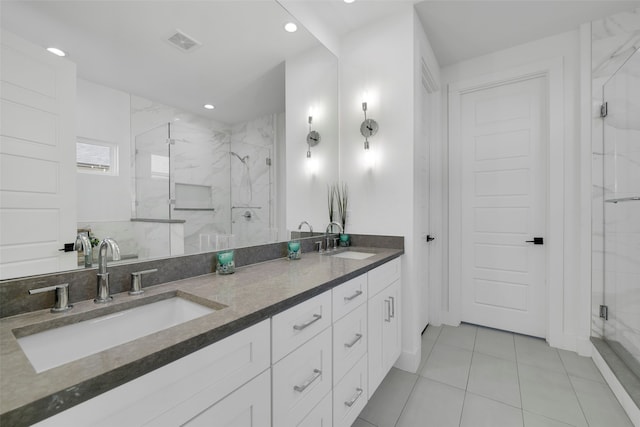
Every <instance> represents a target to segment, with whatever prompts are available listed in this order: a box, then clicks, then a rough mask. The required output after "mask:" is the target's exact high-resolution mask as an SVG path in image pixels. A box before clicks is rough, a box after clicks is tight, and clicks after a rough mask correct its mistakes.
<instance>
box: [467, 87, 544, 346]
mask: <svg viewBox="0 0 640 427" xmlns="http://www.w3.org/2000/svg"><path fill="white" fill-rule="evenodd" d="M545 93H546V79H545V78H544V77H536V78H530V79H527V80H523V81H516V82H510V83H506V84H501V85H498V86H495V87H489V88H484V89H480V90H476V91H472V92H467V93H464V94H462V95H461V99H460V136H461V148H462V155H461V156H462V159H461V160H462V162H461V166H462V169H461V183H460V185H461V217H460V218H461V272H460V274H461V276H460V277H461V292H462V295H461V298H462V304H461V306H462V317H461V319H462V321H465V322H470V323H475V324H479V325H485V326H490V327H493V328H498V329H504V330H509V331H513V332H519V333H523V334H528V335H533V336H539V337H544V336H545V335H546V305H545V301H546V285H545V277H546V273H545V269H546V266H545V246H544V245H538V244H533V243H527V242H526V241H530V240H533V237H543V238H544V237H545V236H544V232H545V217H546V200H547V197H546V188H547V184H546V176H547V174H546V147H547V140H548V136H547V131H546V129H547V121H546V117H547V114H546V111H547V107H546V105H547V102H546V98H545V95H544V94H545Z"/></svg>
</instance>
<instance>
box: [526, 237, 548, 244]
mask: <svg viewBox="0 0 640 427" xmlns="http://www.w3.org/2000/svg"><path fill="white" fill-rule="evenodd" d="M526 242H527V243H533V244H534V245H543V244H544V239H543V238H542V237H534V238H533V240H527V241H526Z"/></svg>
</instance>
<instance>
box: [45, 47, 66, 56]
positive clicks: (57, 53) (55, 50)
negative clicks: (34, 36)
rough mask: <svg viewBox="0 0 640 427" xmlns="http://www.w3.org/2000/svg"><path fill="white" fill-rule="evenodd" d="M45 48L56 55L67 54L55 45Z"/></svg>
mask: <svg viewBox="0 0 640 427" xmlns="http://www.w3.org/2000/svg"><path fill="white" fill-rule="evenodd" d="M47 50H48V51H49V52H51V53H53V54H54V55H58V56H67V54H66V53H64V51H63V50H60V49H58V48H57V47H48V48H47Z"/></svg>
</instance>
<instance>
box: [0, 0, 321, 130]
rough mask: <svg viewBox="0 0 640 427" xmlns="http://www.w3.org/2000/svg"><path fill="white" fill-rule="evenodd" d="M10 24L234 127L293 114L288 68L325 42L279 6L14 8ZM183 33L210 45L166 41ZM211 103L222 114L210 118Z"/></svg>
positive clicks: (115, 80) (7, 0) (82, 73)
mask: <svg viewBox="0 0 640 427" xmlns="http://www.w3.org/2000/svg"><path fill="white" fill-rule="evenodd" d="M0 7H1V12H2V13H1V15H2V27H3V28H6V29H8V30H9V31H11V32H13V33H15V34H17V35H19V36H21V37H23V38H25V39H27V40H29V41H31V42H33V43H35V44H37V45H40V46H43V47H48V46H52V45H53V46H56V47H59V48H61V49H63V50H65V51H66V52H67V53H68V59H69V60H70V61H73V62H75V63H76V64H77V72H78V76H79V77H81V78H84V79H86V80H90V81H93V82H97V83H100V84H103V85H105V86H109V87H112V88H116V89H120V90H122V91H125V92H128V93H132V94H135V95H139V96H143V97H145V98H148V99H151V100H154V101H157V102H161V103H165V104H168V105H173V106H176V107H179V108H182V109H184V110H187V111H191V112H193V113H196V114H200V115H203V116H206V117H209V118H211V119H214V120H217V121H219V122H221V123H226V124H234V123H238V122H241V121H244V120H249V119H253V118H255V117H259V116H261V115H263V114H269V113H276V112H283V111H284V103H285V97H284V82H285V81H284V65H283V64H284V61H285V59H286V58H288V57H291V56H295V55H297V54H299V53H301V52H304V51H307V50H308V49H310V48H313V47H315V46H320V44H319V42H318V41H317V40H316V39H315V38H314V37H313V36H312V35H311V34H309V32H308V31H306V30H305V29H304V28H302V27H301V26H300V28H299V29H298V31H297V32H295V33H287V32H285V31H284V30H283V26H284V24H285V23H286V22H288V21H291V20H292V18H291V16H290V15H289V14H288V13H287V12H286V11H285V10H284V9H283V8H282V7H281V6H280V5H278V3H276V2H275V1H260V0H258V1H190V0H178V1H166V0H159V1H137V0H130V1H100V0H97V1H86V0H79V1H78V0H77V1H58V0H44V1H24V0H19V1H14V0H2V1H1V3H0ZM176 29H179V30H181V31H183V32H184V33H186V34H187V35H189V36H190V37H192V38H194V39H195V40H197V41H198V42H200V43H201V44H202V45H201V46H200V47H198V48H195V49H193V50H192V51H190V52H187V53H185V52H183V51H180V50H179V49H177V48H176V47H175V46H172V45H170V44H169V43H168V42H167V40H166V39H167V38H168V37H170V36H171V35H172V34H174V33H175V31H176ZM207 103H211V104H213V105H215V106H216V108H215V110H212V111H205V110H204V109H203V105H204V104H207Z"/></svg>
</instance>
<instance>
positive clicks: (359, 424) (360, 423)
mask: <svg viewBox="0 0 640 427" xmlns="http://www.w3.org/2000/svg"><path fill="white" fill-rule="evenodd" d="M351 427H377V426H375V425H373V424H371V423H368V422H366V421H365V420H363V419H362V418H357V419H356V421H355V422H354V423H353V424H351Z"/></svg>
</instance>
